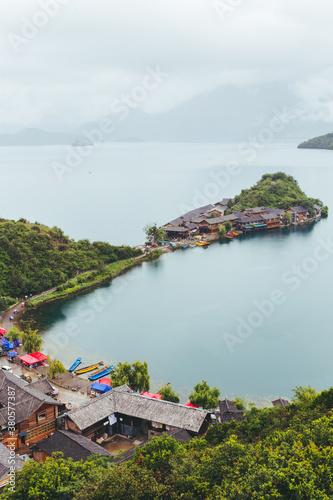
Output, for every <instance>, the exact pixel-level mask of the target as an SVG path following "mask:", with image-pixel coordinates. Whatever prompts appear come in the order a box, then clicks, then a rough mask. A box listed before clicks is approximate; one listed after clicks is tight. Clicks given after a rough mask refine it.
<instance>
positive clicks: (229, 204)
mask: <svg viewBox="0 0 333 500" xmlns="http://www.w3.org/2000/svg"><path fill="white" fill-rule="evenodd" d="M232 203H233V201H232V199H231V198H230V200H228V203H227V207H228V208H230V209H231V208H232Z"/></svg>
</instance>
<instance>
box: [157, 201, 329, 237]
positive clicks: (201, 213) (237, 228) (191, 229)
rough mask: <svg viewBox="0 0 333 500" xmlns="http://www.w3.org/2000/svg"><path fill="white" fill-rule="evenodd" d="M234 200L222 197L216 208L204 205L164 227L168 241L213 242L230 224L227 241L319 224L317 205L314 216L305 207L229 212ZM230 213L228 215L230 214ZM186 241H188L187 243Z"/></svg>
mask: <svg viewBox="0 0 333 500" xmlns="http://www.w3.org/2000/svg"><path fill="white" fill-rule="evenodd" d="M230 202H233V200H232V199H231V198H223V199H222V200H221V201H219V202H217V203H215V204H214V205H205V206H203V207H200V208H197V209H195V210H191V211H190V212H187V213H185V214H183V215H181V216H180V217H178V218H177V219H174V220H172V221H171V222H168V223H167V224H165V225H164V226H163V229H164V231H165V232H166V234H167V238H169V239H171V240H177V239H178V240H181V241H182V242H183V243H184V244H186V243H190V242H191V240H198V241H200V240H202V239H205V240H206V241H214V240H217V239H219V228H220V227H221V226H223V225H225V224H226V223H227V225H228V226H229V227H230V228H231V229H230V231H229V232H226V237H227V238H233V237H234V236H237V235H240V234H246V233H254V232H258V231H266V230H268V229H279V228H283V227H290V226H297V225H302V224H306V223H309V222H316V221H317V220H319V219H320V218H321V207H320V206H319V205H316V204H315V205H314V209H315V215H314V216H313V217H311V216H310V214H309V212H308V210H307V209H306V208H304V207H302V206H297V207H291V208H290V209H288V210H285V209H281V208H268V207H255V208H247V209H244V210H240V211H230V210H229V209H228V204H229V205H230ZM227 212H228V213H227ZM185 240H187V241H185Z"/></svg>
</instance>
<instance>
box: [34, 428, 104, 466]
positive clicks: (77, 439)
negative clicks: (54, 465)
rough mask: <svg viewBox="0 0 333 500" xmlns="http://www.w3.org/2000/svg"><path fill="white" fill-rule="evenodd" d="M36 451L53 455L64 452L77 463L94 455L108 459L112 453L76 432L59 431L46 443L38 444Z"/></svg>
mask: <svg viewBox="0 0 333 500" xmlns="http://www.w3.org/2000/svg"><path fill="white" fill-rule="evenodd" d="M34 450H42V451H45V452H46V453H48V454H49V455H52V453H54V452H55V451H62V453H63V454H64V458H65V459H66V460H67V459H68V458H72V459H73V460H74V461H75V462H76V461H78V460H86V459H87V458H88V457H89V456H90V455H92V454H98V455H102V456H103V457H108V456H109V455H111V453H110V452H109V451H107V450H105V449H104V448H102V447H101V446H99V445H98V444H96V443H94V442H93V441H91V440H90V439H87V438H86V437H84V436H82V435H81V434H75V433H74V432H70V431H64V430H57V431H55V432H54V434H52V435H51V436H49V437H48V438H46V439H45V440H44V441H42V442H40V443H38V444H36V445H35V446H34Z"/></svg>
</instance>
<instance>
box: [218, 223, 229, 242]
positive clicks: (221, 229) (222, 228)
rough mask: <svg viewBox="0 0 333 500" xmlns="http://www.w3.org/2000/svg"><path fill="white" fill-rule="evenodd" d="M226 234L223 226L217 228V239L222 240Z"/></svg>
mask: <svg viewBox="0 0 333 500" xmlns="http://www.w3.org/2000/svg"><path fill="white" fill-rule="evenodd" d="M226 232H227V230H226V228H225V226H224V225H223V224H221V226H219V237H220V239H221V240H222V238H224V236H225V234H226Z"/></svg>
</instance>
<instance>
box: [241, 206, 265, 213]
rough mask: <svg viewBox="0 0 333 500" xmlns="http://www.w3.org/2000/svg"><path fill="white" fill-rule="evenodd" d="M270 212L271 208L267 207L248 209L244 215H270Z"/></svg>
mask: <svg viewBox="0 0 333 500" xmlns="http://www.w3.org/2000/svg"><path fill="white" fill-rule="evenodd" d="M269 212H270V208H267V207H253V208H246V209H245V210H244V215H245V213H246V214H249V215H261V214H268V213H269Z"/></svg>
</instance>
